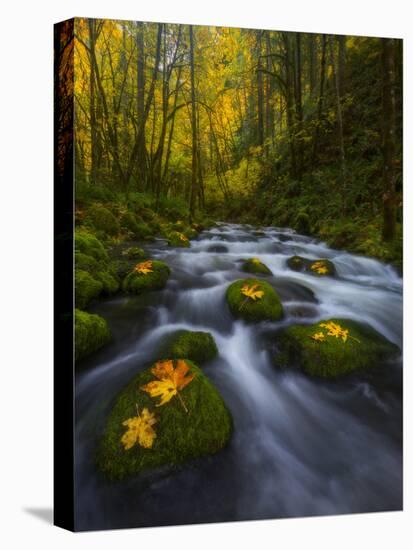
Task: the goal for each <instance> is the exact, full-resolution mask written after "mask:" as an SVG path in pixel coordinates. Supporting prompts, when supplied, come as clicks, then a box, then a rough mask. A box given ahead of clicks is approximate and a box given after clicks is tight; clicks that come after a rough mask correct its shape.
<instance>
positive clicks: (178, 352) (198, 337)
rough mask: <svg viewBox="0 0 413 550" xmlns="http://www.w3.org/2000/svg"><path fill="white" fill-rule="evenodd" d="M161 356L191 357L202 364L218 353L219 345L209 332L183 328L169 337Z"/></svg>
mask: <svg viewBox="0 0 413 550" xmlns="http://www.w3.org/2000/svg"><path fill="white" fill-rule="evenodd" d="M167 340H168V341H167V343H166V345H165V346H164V349H163V350H162V352H161V356H162V357H165V358H173V359H190V360H191V361H194V362H195V363H198V364H200V365H202V364H203V363H206V362H207V361H211V360H212V359H214V358H215V357H216V356H217V355H218V349H217V345H216V343H215V340H214V338H213V337H212V335H211V334H210V333H209V332H191V331H189V330H181V331H178V332H176V333H174V334H173V335H172V336H170V337H169V338H168V339H167Z"/></svg>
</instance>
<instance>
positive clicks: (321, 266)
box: [311, 262, 328, 275]
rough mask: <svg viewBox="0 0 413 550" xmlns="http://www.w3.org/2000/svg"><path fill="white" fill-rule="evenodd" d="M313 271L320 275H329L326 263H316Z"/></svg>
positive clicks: (312, 266) (313, 265) (312, 267)
mask: <svg viewBox="0 0 413 550" xmlns="http://www.w3.org/2000/svg"><path fill="white" fill-rule="evenodd" d="M311 269H312V270H313V271H316V272H317V273H318V274H319V275H325V274H326V273H328V269H327V267H326V265H325V263H324V262H315V263H313V264H312V265H311Z"/></svg>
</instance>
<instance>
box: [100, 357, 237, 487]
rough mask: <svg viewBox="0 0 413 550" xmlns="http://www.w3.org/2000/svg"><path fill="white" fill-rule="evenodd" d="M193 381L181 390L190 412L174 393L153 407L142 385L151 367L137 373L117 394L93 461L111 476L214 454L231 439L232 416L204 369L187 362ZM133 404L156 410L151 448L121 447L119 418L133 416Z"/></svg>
mask: <svg viewBox="0 0 413 550" xmlns="http://www.w3.org/2000/svg"><path fill="white" fill-rule="evenodd" d="M187 363H188V365H189V366H190V371H191V373H192V374H194V376H195V377H194V379H193V380H192V381H191V382H190V383H189V384H188V385H187V386H186V387H185V388H184V389H183V390H182V391H181V392H180V395H181V397H182V399H183V400H184V403H185V406H186V407H187V409H188V413H187V412H186V411H185V409H184V408H183V405H182V403H181V401H180V399H179V398H178V397H176V396H175V397H173V398H172V399H171V400H170V401H169V402H168V403H166V404H165V405H163V406H161V407H156V404H157V402H158V399H154V398H151V397H150V396H149V395H148V394H147V393H146V392H144V391H142V390H141V389H140V388H141V387H142V386H143V385H145V384H147V383H149V382H151V381H152V380H156V378H155V377H154V375H153V374H152V372H151V370H150V369H147V370H145V371H143V372H141V373H140V374H138V375H137V376H136V377H135V378H134V379H133V380H132V381H131V382H130V383H129V384H128V385H127V386H126V387H125V389H124V390H123V391H121V392H120V394H119V395H118V397H117V400H116V402H115V405H114V407H113V409H112V412H111V413H110V415H109V418H108V420H107V423H106V427H105V430H104V433H103V437H102V440H101V444H100V446H99V450H98V455H97V463H98V466H99V468H100V469H101V470H102V471H103V472H104V474H105V475H106V476H107V477H108V478H110V479H122V478H125V477H130V476H134V475H137V474H139V473H141V472H144V471H150V470H154V469H157V468H159V467H162V466H164V467H176V466H177V465H179V464H182V463H185V462H187V461H189V460H191V459H194V458H197V457H200V456H203V455H211V454H215V453H217V452H218V451H219V450H221V449H222V448H223V447H224V446H225V445H226V444H227V443H228V441H229V439H230V436H231V433H232V418H231V414H230V412H229V411H228V409H227V407H226V405H225V403H224V401H223V399H222V397H221V396H220V394H219V393H218V391H217V390H216V389H215V387H214V386H213V385H212V383H211V382H210V381H209V380H208V378H207V377H206V376H205V375H204V374H203V373H202V371H201V370H200V369H199V368H198V367H197V366H196V365H195V364H194V363H191V362H190V361H187ZM137 407H138V409H139V411H142V410H143V409H144V408H145V407H146V408H147V409H148V410H149V411H151V412H154V413H155V414H156V417H157V422H156V424H155V425H154V430H155V431H156V435H157V436H156V438H155V439H154V442H153V446H152V447H151V448H143V447H141V446H139V445H135V446H134V447H132V448H131V449H129V450H125V449H124V447H123V445H122V443H121V438H122V436H123V434H124V433H125V431H126V427H125V426H123V424H122V423H123V422H124V421H125V420H127V419H128V418H131V417H133V416H136V412H137Z"/></svg>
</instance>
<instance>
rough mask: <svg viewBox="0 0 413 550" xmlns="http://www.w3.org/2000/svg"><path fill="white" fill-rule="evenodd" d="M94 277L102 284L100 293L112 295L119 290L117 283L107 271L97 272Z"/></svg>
mask: <svg viewBox="0 0 413 550" xmlns="http://www.w3.org/2000/svg"><path fill="white" fill-rule="evenodd" d="M95 277H96V279H97V280H98V281H100V282H101V283H102V292H103V293H104V294H108V295H110V294H114V293H115V292H117V291H118V290H119V282H118V281H117V279H116V278H115V277H114V276H113V275H112V273H109V271H98V272H97V273H96V275H95Z"/></svg>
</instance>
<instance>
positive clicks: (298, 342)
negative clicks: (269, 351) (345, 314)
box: [276, 319, 398, 378]
mask: <svg viewBox="0 0 413 550" xmlns="http://www.w3.org/2000/svg"><path fill="white" fill-rule="evenodd" d="M329 322H333V323H336V324H339V325H340V326H341V327H342V328H343V329H345V330H348V337H347V340H346V341H343V339H342V338H336V337H335V336H328V335H327V332H328V329H326V328H325V327H321V326H320V325H321V324H322V323H329ZM320 332H321V333H323V334H324V335H325V336H324V339H323V340H321V341H317V340H314V339H313V338H312V336H313V335H314V334H316V333H320ZM278 344H279V354H278V355H277V357H276V363H277V364H278V365H279V366H282V367H287V366H298V367H300V368H301V369H302V370H303V371H304V372H306V373H307V374H309V375H312V376H319V377H324V378H333V377H336V376H340V375H343V374H347V373H350V372H352V371H354V370H358V369H368V368H372V367H375V366H376V365H377V364H378V363H379V362H380V361H383V360H385V359H386V358H389V357H390V356H392V355H395V354H397V353H398V348H397V347H396V346H395V345H394V344H391V343H390V342H388V341H387V340H386V339H385V338H384V337H383V336H381V335H380V334H379V333H377V332H376V331H374V330H373V329H372V328H369V327H366V326H364V325H361V324H359V323H356V322H354V321H349V320H346V319H328V320H326V321H320V322H319V323H315V324H313V325H293V326H291V327H289V328H287V329H286V330H284V331H283V332H282V333H281V335H280V337H279V341H278Z"/></svg>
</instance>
